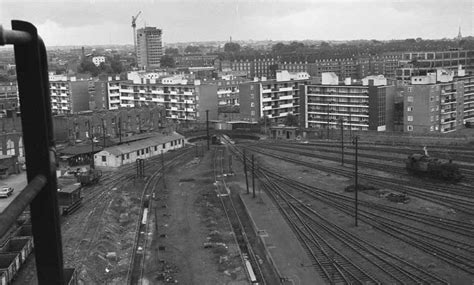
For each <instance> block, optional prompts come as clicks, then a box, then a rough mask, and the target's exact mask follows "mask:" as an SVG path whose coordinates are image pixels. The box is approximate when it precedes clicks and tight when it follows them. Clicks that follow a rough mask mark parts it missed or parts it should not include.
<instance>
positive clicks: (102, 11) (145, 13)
mask: <svg viewBox="0 0 474 285" xmlns="http://www.w3.org/2000/svg"><path fill="white" fill-rule="evenodd" d="M138 11H142V14H141V15H140V17H139V18H138V21H137V27H143V26H144V25H145V24H146V25H147V26H156V27H159V28H161V29H163V41H164V42H165V43H166V42H167V43H173V42H189V41H208V40H220V41H223V40H228V39H229V37H230V36H232V38H233V39H235V40H249V39H253V40H268V39H272V40H304V39H315V40H353V39H378V40H389V39H404V38H417V37H421V38H432V39H439V38H444V37H447V38H453V37H455V36H456V35H457V33H458V27H459V26H461V29H462V33H463V36H468V35H472V32H473V28H474V27H473V17H474V0H470V1H459V0H442V1H439V0H414V1H408V0H406V1H405V0H404V1H384V0H379V1H368V0H362V1H361V0H356V1H354V0H352V1H348V0H336V1H334V0H333V1H327V0H326V1H322V0H305V1H298V0H296V1H290V0H255V1H250V0H245V1H242V0H211V1H209V0H200V1H199V0H175V1H172V0H167V1H162V0H123V1H116V0H82V1H78V0H62V1H60V0H38V1H31V0H0V24H3V25H4V27H5V28H10V27H11V25H10V20H11V19H22V20H26V21H29V22H32V23H34V24H35V25H36V26H37V27H38V30H39V33H40V34H41V35H42V38H43V39H44V40H45V42H46V45H49V46H52V45H93V44H133V37H132V28H131V17H132V16H133V15H136V14H137V13H138Z"/></svg>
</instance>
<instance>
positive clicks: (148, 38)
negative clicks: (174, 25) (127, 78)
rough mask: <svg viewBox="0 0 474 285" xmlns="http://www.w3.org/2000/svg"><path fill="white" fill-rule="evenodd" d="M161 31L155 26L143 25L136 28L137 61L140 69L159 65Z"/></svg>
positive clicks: (161, 49)
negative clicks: (140, 27) (143, 26)
mask: <svg viewBox="0 0 474 285" xmlns="http://www.w3.org/2000/svg"><path fill="white" fill-rule="evenodd" d="M161 35H162V31H161V29H157V28H155V27H145V28H142V29H138V30H137V61H138V67H139V68H141V69H154V68H159V67H160V59H161V56H162V55H163V44H162V41H161Z"/></svg>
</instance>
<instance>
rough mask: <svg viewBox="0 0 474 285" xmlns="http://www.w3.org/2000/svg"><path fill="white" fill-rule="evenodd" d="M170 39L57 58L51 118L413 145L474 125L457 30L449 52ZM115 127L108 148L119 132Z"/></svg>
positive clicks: (463, 45) (149, 34) (467, 61)
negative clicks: (386, 139)
mask: <svg viewBox="0 0 474 285" xmlns="http://www.w3.org/2000/svg"><path fill="white" fill-rule="evenodd" d="M162 33H163V31H162V30H161V29H159V28H156V27H146V28H140V29H137V31H136V37H135V39H136V43H135V44H136V46H134V45H132V44H130V45H125V46H123V45H122V46H118V45H111V46H96V47H86V46H84V47H50V48H49V49H48V55H49V58H48V61H49V70H50V77H49V81H50V90H51V107H52V111H53V114H55V115H56V116H59V117H61V116H62V117H64V116H65V115H67V117H66V118H75V117H81V116H90V115H91V113H90V112H91V111H93V112H94V114H93V116H99V115H97V114H102V113H103V112H105V113H103V114H106V113H107V112H117V111H120V110H127V109H130V108H135V109H136V111H137V112H140V110H142V109H143V110H146V111H143V112H145V113H148V112H149V111H148V110H149V109H150V108H151V109H154V110H160V111H159V112H161V113H162V114H163V118H165V119H167V120H169V121H170V122H174V123H178V124H179V123H193V122H196V123H199V122H204V121H205V119H206V116H205V113H206V111H208V112H209V119H210V120H212V121H215V122H229V121H234V122H235V121H241V122H246V123H248V124H268V125H269V126H271V125H274V126H276V125H281V124H286V125H290V126H296V127H299V128H302V129H308V130H321V131H325V130H329V129H338V128H340V127H341V126H343V128H344V129H350V130H362V131H386V132H407V133H451V132H455V131H457V130H460V129H462V128H465V127H470V124H472V122H473V121H474V39H473V38H472V37H463V36H462V34H461V30H460V29H459V31H458V35H457V36H456V37H454V38H452V39H442V40H423V39H420V38H417V39H406V40H393V41H383V42H382V41H376V40H360V41H347V42H342V41H341V42H325V41H316V40H314V41H310V40H307V41H300V42H275V41H271V40H266V41H245V42H244V41H238V42H235V41H232V38H231V37H230V38H229V40H227V41H221V42H217V41H215V42H202V43H198V42H195V43H174V44H166V46H163V42H162ZM0 59H1V60H0V80H1V85H0V94H1V96H0V98H1V102H0V109H1V115H2V116H3V117H9V118H11V117H14V116H19V115H20V114H19V102H18V90H17V87H16V82H15V78H16V77H15V65H14V59H13V51H12V50H8V49H2V50H0ZM156 108H158V109H156ZM96 111H100V112H101V113H95V112H96ZM71 115H72V117H70V116H71ZM101 116H105V117H107V116H108V115H101ZM108 117H110V116H108ZM70 120H73V119H70ZM74 120H75V119H74ZM109 120H110V121H109V122H106V124H105V125H106V126H109V127H104V128H105V131H106V134H107V135H108V136H110V135H111V134H112V133H116V127H114V125H116V124H117V121H114V122H113V121H112V119H109ZM137 120H138V119H137ZM66 125H68V126H69V127H70V126H71V125H72V123H71V122H70V123H67V124H66ZM137 125H139V124H137ZM99 127H100V126H99ZM86 132H87V130H83V132H79V131H78V132H74V131H72V132H70V133H69V134H68V135H66V137H68V138H67V139H69V140H70V141H76V140H79V139H84V138H86V137H87V136H88V135H87V134H86ZM62 136H64V135H62ZM3 149H7V147H6V146H5V147H4V148H3Z"/></svg>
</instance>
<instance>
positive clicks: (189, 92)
mask: <svg viewBox="0 0 474 285" xmlns="http://www.w3.org/2000/svg"><path fill="white" fill-rule="evenodd" d="M183 94H184V95H194V94H193V92H191V91H184V92H183Z"/></svg>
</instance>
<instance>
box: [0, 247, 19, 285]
mask: <svg viewBox="0 0 474 285" xmlns="http://www.w3.org/2000/svg"><path fill="white" fill-rule="evenodd" d="M18 270H20V254H19V253H0V271H2V272H3V276H4V279H5V280H6V283H5V284H9V283H10V282H11V281H12V280H13V279H14V278H15V275H16V273H17V272H18ZM0 276H2V275H0Z"/></svg>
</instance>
